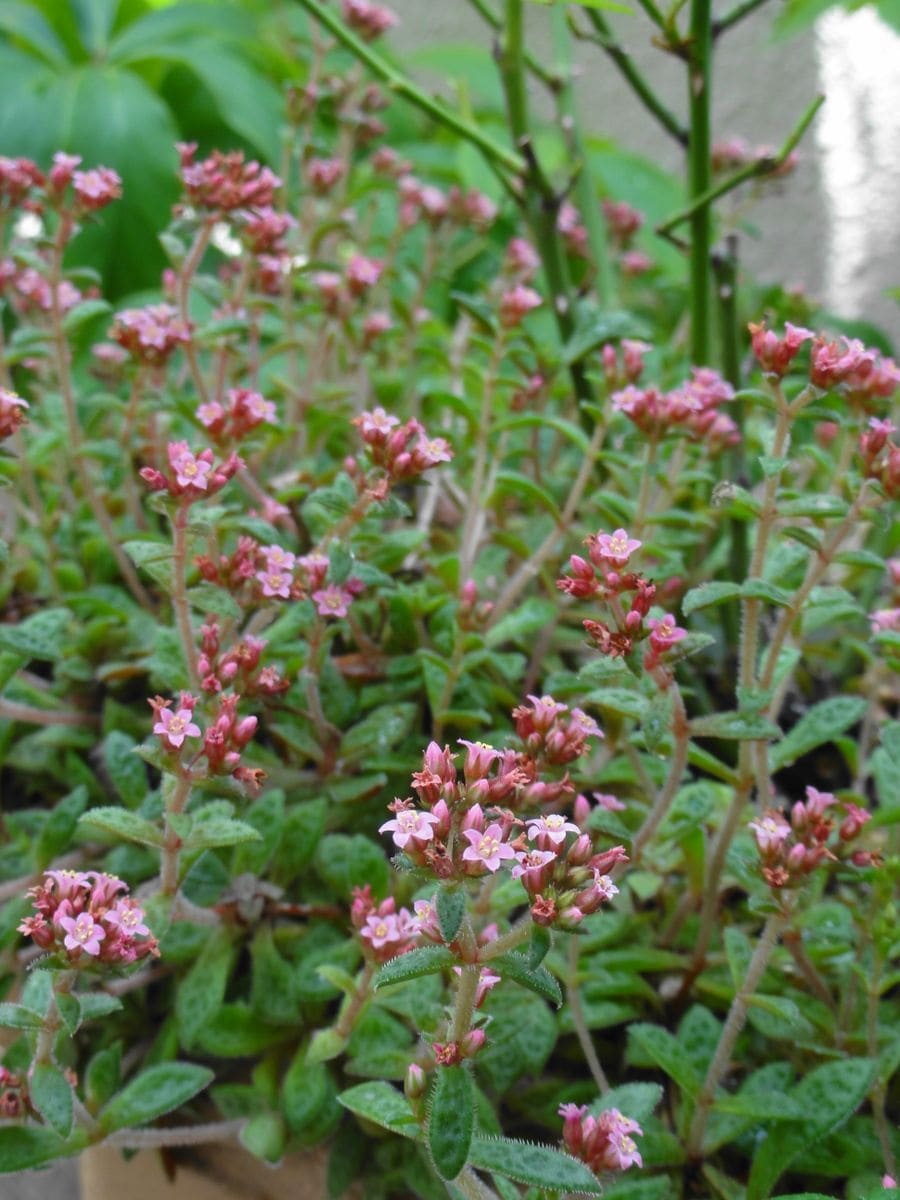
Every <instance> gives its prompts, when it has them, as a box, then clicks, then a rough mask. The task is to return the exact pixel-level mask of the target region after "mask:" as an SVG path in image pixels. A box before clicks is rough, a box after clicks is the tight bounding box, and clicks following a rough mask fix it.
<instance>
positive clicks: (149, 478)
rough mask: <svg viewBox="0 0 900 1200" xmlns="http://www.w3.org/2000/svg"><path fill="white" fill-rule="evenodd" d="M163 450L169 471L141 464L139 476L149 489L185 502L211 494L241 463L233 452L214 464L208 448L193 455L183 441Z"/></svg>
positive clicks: (239, 467) (222, 484)
mask: <svg viewBox="0 0 900 1200" xmlns="http://www.w3.org/2000/svg"><path fill="white" fill-rule="evenodd" d="M166 452H167V455H168V458H169V468H170V471H171V473H170V474H169V475H164V474H163V473H162V471H158V470H156V468H155V467H142V468H141V472H140V475H141V478H142V479H143V480H144V482H145V483H146V484H148V485H149V486H150V487H151V488H152V490H153V491H155V492H168V493H169V495H170V496H174V497H176V498H178V499H179V500H181V501H182V502H183V503H186V504H193V503H194V502H196V501H197V500H202V499H203V498H204V497H207V496H213V495H215V493H216V492H218V491H221V489H222V488H223V487H224V486H225V484H226V483H228V481H229V480H230V479H231V478H232V477H233V476H234V475H235V474H236V472H237V471H239V470H240V469H241V467H242V466H243V463H242V462H241V460H240V458H238V456H237V455H236V454H234V453H233V452H232V453H231V454H229V455H228V457H227V458H226V459H225V460H224V461H223V462H222V463H220V464H219V465H218V466H215V465H214V462H215V455H214V454H213V452H212V450H209V449H205V450H201V451H200V453H199V454H194V452H193V450H191V448H190V446H188V444H187V442H169V444H168V447H167V450H166Z"/></svg>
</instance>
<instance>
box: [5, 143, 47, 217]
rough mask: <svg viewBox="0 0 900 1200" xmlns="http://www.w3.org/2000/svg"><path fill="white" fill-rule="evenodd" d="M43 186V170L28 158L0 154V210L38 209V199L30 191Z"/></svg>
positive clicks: (32, 191)
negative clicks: (8, 156)
mask: <svg viewBox="0 0 900 1200" xmlns="http://www.w3.org/2000/svg"><path fill="white" fill-rule="evenodd" d="M43 186H44V172H43V171H41V170H40V168H39V167H38V165H37V164H36V163H34V162H32V161H31V159H30V158H7V157H6V156H5V155H0V212H11V211H12V210H13V209H16V208H20V207H25V208H28V209H31V210H33V211H34V210H39V209H40V200H39V199H38V198H37V197H34V196H33V195H32V193H34V192H35V191H37V190H38V189H39V188H42V187H43Z"/></svg>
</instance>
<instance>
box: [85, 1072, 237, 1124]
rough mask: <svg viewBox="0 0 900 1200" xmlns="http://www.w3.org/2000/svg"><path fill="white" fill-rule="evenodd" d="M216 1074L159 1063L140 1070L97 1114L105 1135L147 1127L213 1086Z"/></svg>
mask: <svg viewBox="0 0 900 1200" xmlns="http://www.w3.org/2000/svg"><path fill="white" fill-rule="evenodd" d="M214 1078H215V1075H214V1074H213V1072H212V1071H210V1070H209V1068H208V1067H200V1066H198V1065H197V1064H196V1063H185V1062H167V1063H159V1064H157V1065H156V1066H154V1067H148V1068H147V1069H146V1071H141V1073H140V1075H138V1076H136V1077H135V1078H134V1079H132V1080H131V1082H130V1083H128V1084H126V1086H125V1087H124V1088H123V1089H122V1091H121V1092H119V1094H118V1095H117V1096H113V1098H112V1100H110V1102H109V1103H108V1104H107V1105H106V1107H105V1108H104V1109H103V1112H102V1113H101V1114H100V1118H99V1120H100V1127H101V1128H102V1129H103V1132H104V1133H112V1132H113V1130H116V1129H127V1128H131V1127H132V1126H134V1125H146V1124H147V1122H148V1121H154V1120H155V1119H156V1118H157V1117H161V1116H162V1115H163V1114H164V1113H167V1112H172V1110H173V1109H176V1108H180V1106H181V1105H182V1104H186V1103H187V1102H188V1100H190V1099H192V1097H194V1096H196V1095H197V1093H198V1092H202V1091H203V1089H204V1088H205V1087H208V1086H209V1084H210V1083H212V1081H213V1079H214Z"/></svg>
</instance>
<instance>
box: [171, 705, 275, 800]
mask: <svg viewBox="0 0 900 1200" xmlns="http://www.w3.org/2000/svg"><path fill="white" fill-rule="evenodd" d="M216 701H217V704H218V711H217V712H216V714H215V716H214V717H213V720H212V721H211V723H210V724H209V725H208V726H207V728H206V731H205V732H204V731H203V730H201V728H200V726H199V725H198V724H197V723H196V721H195V720H194V709H195V708H196V707H197V704H198V699H197V697H196V696H193V695H192V694H191V693H190V692H181V693H180V694H179V697H178V704H177V707H175V705H174V704H173V701H171V700H167V699H165V698H164V697H163V696H154V697H152V699H148V701H147V703H148V704H149V705H150V707H151V709H152V710H153V715H154V717H155V718H156V719H155V722H154V725H153V732H154V734H156V736H157V737H158V738H159V741H160V745H161V746H162V748H163V750H164V751H165V752H166V753H167V754H169V755H172V756H173V758H176V759H178V760H179V762H183V760H184V756H185V751H186V749H187V747H186V746H185V742H186V741H187V740H188V739H190V740H191V741H197V740H198V739H200V738H202V739H203V741H202V744H201V746H200V749H199V750H197V751H196V752H195V753H193V754H192V755H191V756H190V757H189V759H188V760H187V763H186V766H187V768H188V769H190V768H192V767H193V766H194V765H195V764H196V763H197V762H199V761H200V760H201V759H205V760H206V767H207V770H208V773H209V774H211V775H230V776H232V778H234V779H236V780H237V781H238V783H243V784H244V785H245V786H246V787H247V788H248V790H250V791H251V792H255V791H258V789H259V787H260V785H261V784H262V781H263V780H264V779H265V771H262V770H260V769H258V768H253V767H246V766H244V765H243V763H242V761H241V755H242V754H243V752H244V750H245V749H246V748H247V746H248V744H249V743H250V741H251V740H252V738H253V735H254V734H255V733H256V727H257V724H258V721H257V718H256V717H254V716H249V717H241V718H239V717H238V715H237V707H238V704H239V702H240V696H239V695H238V694H237V693H235V692H229V693H222V692H218V693H216Z"/></svg>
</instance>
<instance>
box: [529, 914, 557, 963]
mask: <svg viewBox="0 0 900 1200" xmlns="http://www.w3.org/2000/svg"><path fill="white" fill-rule="evenodd" d="M552 943H553V937H552V934H551V933H550V930H549V929H547V928H546V926H544V925H532V927H531V940H530V941H529V943H528V969H529V971H536V970H537V969H538V967H539V966H540V965H541V963H542V962H543V961H544V959H545V958H546V957H547V954H548V953H549V951H550V946H551V945H552Z"/></svg>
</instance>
